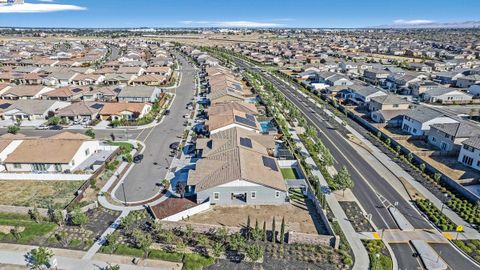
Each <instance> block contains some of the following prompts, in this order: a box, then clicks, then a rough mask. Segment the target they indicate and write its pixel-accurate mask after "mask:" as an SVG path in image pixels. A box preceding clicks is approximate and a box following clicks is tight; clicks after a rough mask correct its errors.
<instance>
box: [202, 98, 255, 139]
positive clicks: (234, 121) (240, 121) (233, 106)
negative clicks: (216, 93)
mask: <svg viewBox="0 0 480 270" xmlns="http://www.w3.org/2000/svg"><path fill="white" fill-rule="evenodd" d="M247 104H248V103H245V102H243V103H238V102H227V103H220V104H214V105H212V106H211V107H210V108H209V109H208V110H207V113H208V120H207V121H206V122H205V125H206V126H207V128H208V130H209V131H210V134H213V133H216V132H218V131H221V130H225V129H229V128H232V127H240V128H244V129H247V130H251V131H257V132H258V131H259V129H260V124H259V123H258V121H257V118H256V115H257V114H258V111H257V110H256V108H254V106H255V105H254V104H248V105H247Z"/></svg>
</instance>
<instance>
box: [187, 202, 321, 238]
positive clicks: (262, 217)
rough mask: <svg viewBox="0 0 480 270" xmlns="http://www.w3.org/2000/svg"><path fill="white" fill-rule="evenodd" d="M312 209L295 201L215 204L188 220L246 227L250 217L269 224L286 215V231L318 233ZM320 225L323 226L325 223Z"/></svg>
mask: <svg viewBox="0 0 480 270" xmlns="http://www.w3.org/2000/svg"><path fill="white" fill-rule="evenodd" d="M294 204H296V205H294ZM310 211H313V210H309V209H308V207H307V206H305V205H299V204H297V203H295V202H294V203H292V204H284V205H256V206H250V205H248V206H214V207H212V210H210V211H207V212H204V213H200V214H197V215H194V216H191V217H190V218H188V219H187V220H186V221H187V222H190V223H203V224H213V225H222V226H231V227H245V226H247V219H248V217H250V219H251V220H252V222H255V220H258V222H259V223H260V224H263V222H264V221H266V223H267V224H271V223H272V219H273V217H275V219H276V220H282V217H285V226H286V231H296V232H302V233H311V234H316V233H317V228H316V226H315V223H314V218H312V216H311V215H310ZM315 222H320V221H315ZM320 227H321V228H323V227H324V226H323V224H322V225H320ZM320 233H321V232H320Z"/></svg>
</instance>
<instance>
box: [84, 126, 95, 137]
mask: <svg viewBox="0 0 480 270" xmlns="http://www.w3.org/2000/svg"><path fill="white" fill-rule="evenodd" d="M85 135H87V136H88V137H90V138H92V139H95V131H93V129H92V128H89V129H87V131H85Z"/></svg>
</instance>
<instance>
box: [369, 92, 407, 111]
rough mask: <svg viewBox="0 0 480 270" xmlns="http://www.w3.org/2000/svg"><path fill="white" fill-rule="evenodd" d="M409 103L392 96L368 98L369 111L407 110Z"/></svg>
mask: <svg viewBox="0 0 480 270" xmlns="http://www.w3.org/2000/svg"><path fill="white" fill-rule="evenodd" d="M409 106H410V102H409V101H408V100H406V99H404V98H400V97H398V96H397V95H394V94H387V95H380V96H376V97H372V98H370V102H369V103H368V109H369V111H371V112H372V111H381V110H408V107H409Z"/></svg>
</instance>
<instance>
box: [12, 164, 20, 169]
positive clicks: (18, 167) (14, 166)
mask: <svg viewBox="0 0 480 270" xmlns="http://www.w3.org/2000/svg"><path fill="white" fill-rule="evenodd" d="M13 168H15V169H21V168H22V164H19V163H15V164H13Z"/></svg>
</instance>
